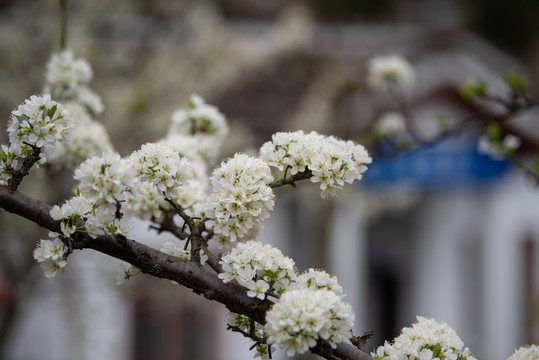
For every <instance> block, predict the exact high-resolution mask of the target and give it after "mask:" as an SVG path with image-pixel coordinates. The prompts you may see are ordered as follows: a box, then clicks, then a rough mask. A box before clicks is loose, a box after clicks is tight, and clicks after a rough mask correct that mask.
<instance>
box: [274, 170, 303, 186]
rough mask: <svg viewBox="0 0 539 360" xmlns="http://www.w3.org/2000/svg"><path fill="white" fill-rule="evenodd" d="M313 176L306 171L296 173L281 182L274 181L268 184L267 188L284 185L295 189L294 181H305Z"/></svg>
mask: <svg viewBox="0 0 539 360" xmlns="http://www.w3.org/2000/svg"><path fill="white" fill-rule="evenodd" d="M311 176H313V173H312V171H311V170H309V169H306V170H305V171H302V172H299V173H296V174H294V175H292V176H290V177H288V178H283V179H281V180H275V181H273V182H271V183H269V184H268V186H269V187H270V188H272V189H274V188H276V187H279V186H284V185H290V186H292V187H296V181H300V180H305V179H308V178H310V177H311Z"/></svg>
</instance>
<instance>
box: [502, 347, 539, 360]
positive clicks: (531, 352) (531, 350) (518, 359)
mask: <svg viewBox="0 0 539 360" xmlns="http://www.w3.org/2000/svg"><path fill="white" fill-rule="evenodd" d="M537 359H539V346H537V345H528V346H522V347H520V348H518V349H516V350H515V352H514V353H513V354H511V356H509V357H508V358H507V360H537Z"/></svg>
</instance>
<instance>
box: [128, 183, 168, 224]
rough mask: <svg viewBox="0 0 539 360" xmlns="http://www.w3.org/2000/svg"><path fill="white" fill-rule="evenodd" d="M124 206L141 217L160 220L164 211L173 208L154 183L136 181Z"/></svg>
mask: <svg viewBox="0 0 539 360" xmlns="http://www.w3.org/2000/svg"><path fill="white" fill-rule="evenodd" d="M122 208H123V209H126V210H127V211H128V212H129V214H132V215H133V216H136V217H138V218H140V219H143V220H153V221H157V222H159V221H160V220H162V218H163V215H164V213H163V211H164V210H169V209H171V206H170V204H169V203H167V202H166V201H165V197H164V196H163V193H162V192H160V191H159V189H157V187H156V186H155V185H154V184H152V183H150V182H148V181H134V182H133V186H132V187H131V191H130V192H129V195H128V197H127V202H126V203H125V204H124V205H122Z"/></svg>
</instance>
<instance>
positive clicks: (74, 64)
mask: <svg viewBox="0 0 539 360" xmlns="http://www.w3.org/2000/svg"><path fill="white" fill-rule="evenodd" d="M92 77H93V72H92V67H91V66H90V64H89V63H88V62H87V61H86V60H84V59H82V58H79V59H75V57H74V56H73V52H72V51H71V50H69V49H68V50H64V51H62V52H60V53H57V54H53V55H52V56H51V58H50V60H49V62H48V63H47V70H46V73H45V82H46V84H47V86H49V87H53V86H54V88H53V89H54V90H55V91H57V92H60V91H61V90H64V91H67V90H71V89H74V88H77V87H79V86H81V85H86V84H88V83H89V82H90V80H92Z"/></svg>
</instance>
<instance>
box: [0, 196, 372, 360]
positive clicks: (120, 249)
mask: <svg viewBox="0 0 539 360" xmlns="http://www.w3.org/2000/svg"><path fill="white" fill-rule="evenodd" d="M0 207H2V208H3V209H4V210H6V211H9V212H12V213H14V214H17V215H19V216H22V217H25V218H27V219H28V220H30V221H32V222H34V223H36V224H37V225H39V226H41V227H44V228H46V229H48V230H50V231H54V232H59V231H60V227H61V222H60V221H57V220H54V219H53V218H52V217H51V216H50V215H49V212H50V210H51V207H50V206H49V205H47V204H45V203H43V202H41V201H39V200H36V199H33V198H30V197H27V196H26V195H24V194H21V193H20V192H17V191H10V190H9V189H8V188H7V187H5V186H0ZM126 241H127V242H128V244H129V246H128V247H124V246H122V245H121V244H120V243H119V242H118V241H117V240H116V239H115V238H114V237H113V236H110V235H101V236H97V237H95V238H92V237H90V236H89V235H88V234H85V233H78V234H77V235H76V236H75V237H74V239H73V241H72V247H73V249H93V250H96V251H99V252H102V253H104V254H107V255H110V256H112V257H115V258H117V259H120V260H123V261H126V262H129V263H130V264H133V265H134V266H136V267H137V268H139V269H140V270H141V271H142V272H144V273H146V274H149V275H152V276H155V277H159V278H165V279H169V280H173V281H175V282H178V283H179V284H181V285H183V286H186V287H188V288H190V289H191V290H193V291H194V292H195V293H197V294H200V295H203V296H204V297H206V298H208V299H210V300H214V301H218V302H220V303H222V304H224V305H225V306H226V307H227V308H228V309H229V310H230V311H232V312H234V313H238V314H243V315H246V316H248V317H249V318H251V319H253V320H255V321H257V322H259V323H261V324H264V323H265V322H266V320H265V313H266V311H267V310H268V309H269V308H270V306H271V302H269V301H263V300H259V299H257V298H252V297H249V296H247V294H246V292H245V291H243V290H242V286H241V285H239V284H236V283H233V282H232V283H226V284H225V283H223V282H222V281H221V279H219V277H218V276H217V274H215V273H214V272H212V271H210V270H208V269H207V268H205V267H204V266H202V265H200V264H198V263H196V262H190V261H182V260H180V259H178V258H176V257H174V256H170V255H168V254H165V253H163V252H161V251H159V250H156V249H153V248H151V247H149V246H146V245H144V244H141V243H139V242H136V241H133V240H129V239H126ZM313 351H314V352H315V353H320V355H321V354H322V353H324V352H327V349H326V348H324V347H322V348H320V349H316V348H315V349H313ZM332 351H333V353H334V355H335V356H337V357H339V358H342V359H345V358H348V359H361V360H366V359H369V360H371V359H372V358H371V357H370V356H369V355H368V354H366V353H364V352H362V351H360V350H359V349H356V348H355V347H353V346H352V345H349V344H345V343H341V344H339V345H338V346H337V347H336V348H335V349H334V350H332Z"/></svg>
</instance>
